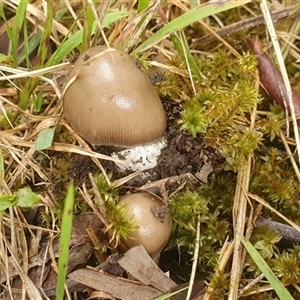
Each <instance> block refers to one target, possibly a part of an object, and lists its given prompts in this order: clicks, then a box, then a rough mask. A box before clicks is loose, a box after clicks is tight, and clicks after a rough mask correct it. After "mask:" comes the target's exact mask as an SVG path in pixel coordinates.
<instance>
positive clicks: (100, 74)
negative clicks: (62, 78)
mask: <svg viewBox="0 0 300 300" xmlns="http://www.w3.org/2000/svg"><path fill="white" fill-rule="evenodd" d="M63 102H64V111H65V113H66V115H67V116H68V118H69V120H70V122H71V125H72V127H73V129H74V130H75V131H76V132H77V133H78V134H79V135H81V136H82V137H83V138H84V139H85V140H87V141H88V142H90V143H93V144H97V145H116V146H125V147H130V146H136V145H142V144H147V143H151V142H153V141H155V140H156V139H158V138H160V137H161V136H162V135H163V133H164V131H165V128H166V115H165V111H164V109H163V106H162V103H161V101H160V99H159V97H158V95H157V93H156V91H155V89H154V87H153V86H152V84H151V82H150V80H149V78H148V76H147V75H146V74H145V73H143V72H142V71H141V70H139V69H138V68H137V66H136V63H135V61H134V59H133V58H132V57H131V56H130V55H129V54H127V53H125V52H122V51H119V50H116V49H112V48H107V47H103V46H96V47H93V48H91V49H89V50H87V51H85V52H83V53H82V54H81V55H80V57H79V58H78V59H77V60H76V62H75V64H74V66H73V68H72V70H71V71H70V73H69V75H68V77H67V82H66V84H65V87H64V91H63Z"/></svg>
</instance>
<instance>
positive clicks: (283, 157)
mask: <svg viewBox="0 0 300 300" xmlns="http://www.w3.org/2000/svg"><path fill="white" fill-rule="evenodd" d="M250 191H251V192H252V193H254V194H257V195H258V196H260V197H262V198H263V199H264V200H266V201H267V202H269V203H270V205H271V206H273V207H274V208H275V209H277V210H278V211H280V212H281V213H283V214H284V215H286V216H288V217H289V218H290V219H291V220H294V221H296V222H297V221H298V220H299V217H300V211H299V203H298V200H297V199H298V195H299V193H300V186H299V182H298V179H297V177H296V175H295V172H294V169H293V168H292V166H291V164H290V161H289V159H288V157H287V154H286V153H285V152H284V151H281V150H279V149H277V148H269V150H268V151H267V152H266V153H263V154H261V155H256V157H255V163H254V168H253V170H252V174H251V181H250ZM264 213H265V214H267V215H269V216H270V215H271V214H270V212H269V210H265V211H264ZM274 217H275V219H276V216H274Z"/></svg>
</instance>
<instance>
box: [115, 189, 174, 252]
mask: <svg viewBox="0 0 300 300" xmlns="http://www.w3.org/2000/svg"><path fill="white" fill-rule="evenodd" d="M120 203H125V204H126V205H127V212H126V213H127V216H128V217H129V218H130V217H131V216H133V217H134V221H135V222H134V225H136V226H138V228H137V229H136V230H134V231H133V232H132V234H131V239H123V240H122V241H123V243H124V244H125V245H126V246H127V247H128V248H131V247H134V246H139V245H143V246H144V248H145V249H146V251H147V252H148V253H149V255H150V256H152V257H156V256H157V255H158V254H159V253H160V252H161V250H162V249H163V248H164V247H165V245H166V244H167V242H168V240H169V238H170V235H171V230H172V218H171V215H170V213H169V211H168V209H167V210H166V206H165V205H164V203H163V201H162V200H161V199H160V198H159V197H157V196H156V195H153V194H148V193H136V194H131V195H129V196H126V197H124V198H123V199H122V200H121V201H120ZM157 213H160V215H157Z"/></svg>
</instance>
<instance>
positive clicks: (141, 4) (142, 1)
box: [137, 0, 150, 13]
mask: <svg viewBox="0 0 300 300" xmlns="http://www.w3.org/2000/svg"><path fill="white" fill-rule="evenodd" d="M149 4H150V1H149V0H139V1H138V10H137V11H138V13H140V12H141V11H143V10H144V9H146V8H147V7H148V6H149Z"/></svg>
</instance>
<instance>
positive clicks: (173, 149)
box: [68, 101, 224, 186]
mask: <svg viewBox="0 0 300 300" xmlns="http://www.w3.org/2000/svg"><path fill="white" fill-rule="evenodd" d="M164 108H165V110H166V114H167V119H168V126H167V130H166V133H165V138H166V140H167V147H165V148H164V149H163V150H162V152H161V154H160V156H159V159H158V165H157V167H155V168H154V169H152V170H150V171H149V172H150V177H148V179H146V180H149V178H151V180H159V179H163V178H167V177H171V176H179V175H182V174H185V173H191V174H193V175H194V176H195V177H196V178H198V179H199V180H200V181H205V179H203V178H205V177H207V176H208V175H209V173H212V172H214V173H219V172H220V171H221V170H222V169H223V167H224V158H223V157H222V156H221V155H220V154H219V153H218V152H217V151H216V150H215V149H213V148H211V147H206V145H205V141H204V140H203V139H202V137H200V136H199V137H195V138H194V137H192V136H191V135H190V134H189V133H188V132H184V131H182V130H180V125H179V124H178V121H177V120H179V119H180V111H181V107H180V105H179V104H177V103H175V102H171V101H165V102H164ZM95 150H96V151H97V152H99V153H102V154H106V155H110V152H109V150H108V149H107V147H96V148H95ZM101 164H102V165H103V167H104V168H105V170H106V172H107V173H112V175H113V176H112V179H119V178H121V177H124V176H125V175H128V174H130V172H128V174H124V173H123V174H120V173H119V171H118V169H117V168H116V166H115V164H114V163H113V162H110V161H105V160H102V161H101ZM204 166H209V167H210V170H211V171H209V172H208V174H207V176H205V177H203V176H202V175H201V174H202V173H203V172H202V173H201V170H202V168H203V167H204ZM90 172H91V173H97V172H99V169H98V167H97V166H96V165H95V164H94V163H93V162H92V160H91V159H90V158H89V157H85V156H79V155H74V156H73V158H72V160H71V164H70V168H69V170H68V173H69V175H70V177H71V178H73V179H74V182H75V184H77V185H81V184H82V183H86V184H87V185H88V186H89V179H88V174H89V173H90ZM142 184H145V181H144V182H143V181H141V182H139V184H138V185H142Z"/></svg>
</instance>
